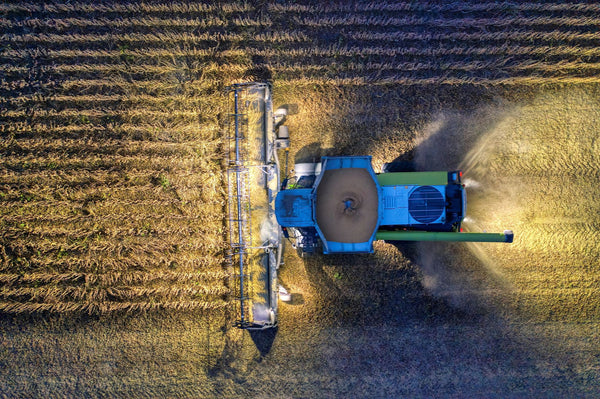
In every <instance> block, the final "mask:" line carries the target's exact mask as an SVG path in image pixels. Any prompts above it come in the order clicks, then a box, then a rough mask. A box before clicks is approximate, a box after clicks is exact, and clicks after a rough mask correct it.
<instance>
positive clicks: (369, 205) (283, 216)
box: [227, 83, 513, 330]
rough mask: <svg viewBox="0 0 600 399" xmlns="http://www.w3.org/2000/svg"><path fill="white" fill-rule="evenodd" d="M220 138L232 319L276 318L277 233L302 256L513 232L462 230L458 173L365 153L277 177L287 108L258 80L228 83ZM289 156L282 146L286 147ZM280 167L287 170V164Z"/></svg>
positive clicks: (498, 237)
mask: <svg viewBox="0 0 600 399" xmlns="http://www.w3.org/2000/svg"><path fill="white" fill-rule="evenodd" d="M227 93H228V95H229V96H230V100H231V101H230V103H231V109H230V111H229V114H228V115H229V118H228V122H229V123H228V126H229V128H228V130H227V138H228V142H229V150H228V151H227V154H228V157H227V189H228V209H229V216H228V222H229V223H228V224H229V241H230V247H229V261H230V262H231V264H232V266H233V269H234V275H233V279H234V280H235V281H234V282H233V284H232V286H233V288H234V290H235V295H236V297H237V299H238V301H239V307H238V315H239V316H238V320H237V321H236V325H237V326H238V327H240V328H245V329H258V330H262V329H266V328H271V327H275V326H276V325H277V306H278V299H280V298H281V299H283V298H284V296H286V297H288V298H289V295H287V292H285V290H283V289H282V288H281V287H280V286H279V285H278V283H277V269H278V268H279V265H280V264H281V258H282V253H283V239H284V238H287V239H289V240H290V241H291V243H292V245H293V246H294V247H295V248H296V250H297V251H298V253H299V254H300V255H301V256H306V255H309V254H314V253H324V254H335V253H370V252H373V241H375V240H389V241H479V242H508V243H510V242H512V240H513V233H512V231H508V230H507V231H504V233H464V232H462V229H461V223H462V221H463V219H464V217H465V215H466V208H467V200H466V191H465V187H464V185H463V184H462V182H461V177H462V172H460V171H450V172H447V171H441V172H387V168H386V167H384V171H383V173H379V174H377V173H375V171H374V170H373V167H372V165H371V157H370V156H340V157H323V158H322V159H321V162H316V163H297V164H295V165H294V173H293V175H292V176H291V177H289V178H285V179H283V182H282V181H281V179H280V172H281V165H280V163H279V158H278V154H277V153H278V151H279V150H284V149H285V150H286V151H287V148H288V146H289V134H288V130H287V127H286V126H284V125H283V123H284V122H285V119H286V116H287V111H286V109H278V110H275V111H274V110H273V106H272V99H271V87H270V85H268V84H266V83H244V84H236V85H233V86H230V87H229V88H228V90H227ZM286 156H287V153H286ZM285 172H286V173H287V171H285Z"/></svg>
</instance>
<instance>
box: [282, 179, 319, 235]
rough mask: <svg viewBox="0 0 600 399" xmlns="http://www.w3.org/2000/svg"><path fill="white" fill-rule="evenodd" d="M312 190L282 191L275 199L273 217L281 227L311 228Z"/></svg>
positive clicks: (312, 219) (312, 220) (313, 223)
mask: <svg viewBox="0 0 600 399" xmlns="http://www.w3.org/2000/svg"><path fill="white" fill-rule="evenodd" d="M312 199H313V190H312V189H310V188H298V189H290V190H283V191H280V192H279V193H278V194H277V198H276V199H275V217H276V218H277V223H279V225H280V226H282V227H313V226H314V225H315V222H314V218H313V204H312V203H313V200H312Z"/></svg>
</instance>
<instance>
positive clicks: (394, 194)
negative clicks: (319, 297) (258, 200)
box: [275, 156, 465, 254]
mask: <svg viewBox="0 0 600 399" xmlns="http://www.w3.org/2000/svg"><path fill="white" fill-rule="evenodd" d="M321 163H322V169H321V173H320V174H319V175H318V176H315V180H314V185H313V186H312V187H310V188H301V189H287V190H282V191H280V192H279V193H278V195H277V199H276V205H275V215H276V217H277V221H278V223H279V224H280V225H281V226H282V227H290V228H298V229H299V230H300V231H301V234H302V236H303V237H305V238H311V240H314V241H315V242H318V241H320V242H321V243H322V249H323V253H325V254H331V253H371V252H373V241H375V239H376V238H375V237H376V233H377V231H378V230H379V228H380V227H381V226H387V227H388V229H391V230H390V231H394V230H396V229H399V230H407V231H431V232H436V231H438V232H440V231H456V230H457V226H458V227H460V222H461V221H462V217H463V215H464V208H465V204H464V202H465V196H464V188H463V187H462V185H461V184H460V179H459V177H458V172H456V173H454V174H447V176H449V181H448V184H446V185H442V184H439V183H441V182H442V180H440V179H437V180H436V181H435V182H434V181H431V179H429V181H428V180H427V179H425V178H423V179H424V181H425V184H415V183H416V181H415V180H414V179H413V180H411V181H410V184H398V178H397V176H394V177H395V178H394V179H387V180H386V181H387V182H388V183H393V182H396V184H390V185H381V184H380V183H379V181H378V178H377V175H376V174H375V172H374V170H373V167H372V166H371V157H370V156H344V157H323V158H322V159H321ZM345 168H358V169H364V170H366V171H367V172H368V174H369V175H370V176H371V178H372V179H373V182H374V184H375V188H376V190H377V197H378V200H377V223H376V226H375V229H374V230H373V232H372V234H371V232H370V231H367V232H365V233H366V234H367V236H368V234H371V236H370V237H369V239H368V240H366V241H364V242H338V241H328V240H327V239H326V237H325V235H324V234H323V231H322V230H321V228H320V227H319V224H318V222H317V204H316V202H317V189H318V187H319V184H320V183H321V181H322V180H323V176H324V175H325V172H327V171H330V170H335V169H345ZM422 173H425V172H422ZM432 173H433V172H432ZM439 173H440V172H438V174H439ZM430 174H431V173H430ZM328 176H331V174H329V175H328ZM450 179H452V180H451V181H450ZM427 183H429V184H427ZM436 183H437V184H436ZM327 184H330V183H327ZM369 229H370V227H369ZM325 230H326V229H325ZM384 230H385V229H384ZM361 239H362V237H361ZM303 242H304V241H303ZM306 242H308V241H306ZM311 242H312V241H311ZM308 247H310V248H313V244H310V245H309V244H306V248H308ZM309 251H312V249H309Z"/></svg>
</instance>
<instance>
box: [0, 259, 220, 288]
mask: <svg viewBox="0 0 600 399" xmlns="http://www.w3.org/2000/svg"><path fill="white" fill-rule="evenodd" d="M179 266H180V267H181V265H179ZM213 266H214V265H212V264H211V263H210V262H207V261H206V260H205V259H197V260H196V262H194V264H193V265H188V267H187V269H188V270H191V269H196V270H198V271H195V272H191V271H188V272H174V271H165V270H156V271H153V272H151V273H149V272H140V271H129V272H114V273H102V274H100V273H78V272H70V273H26V274H0V283H2V284H3V285H4V287H9V286H18V285H21V284H25V285H45V284H73V283H85V284H86V286H95V285H98V286H104V287H106V286H117V285H141V284H154V283H156V282H158V283H167V282H183V281H188V282H194V283H203V284H208V283H211V284H214V285H215V286H218V284H217V283H218V282H222V281H225V280H226V279H228V278H229V277H230V276H229V274H228V273H226V272H224V271H222V270H213V271H210V270H208V271H200V270H203V269H208V268H210V267H213Z"/></svg>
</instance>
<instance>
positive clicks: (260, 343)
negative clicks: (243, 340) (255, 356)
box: [248, 327, 277, 357]
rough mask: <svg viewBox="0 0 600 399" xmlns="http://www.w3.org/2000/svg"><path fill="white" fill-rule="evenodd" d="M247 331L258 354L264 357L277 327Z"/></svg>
mask: <svg viewBox="0 0 600 399" xmlns="http://www.w3.org/2000/svg"><path fill="white" fill-rule="evenodd" d="M248 333H249V334H250V338H252V342H254V345H255V346H256V349H258V352H259V353H260V356H261V357H264V356H266V355H268V354H269V352H270V351H271V348H272V347H273V342H275V338H276V337H277V327H275V328H268V329H266V330H259V331H248Z"/></svg>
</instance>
